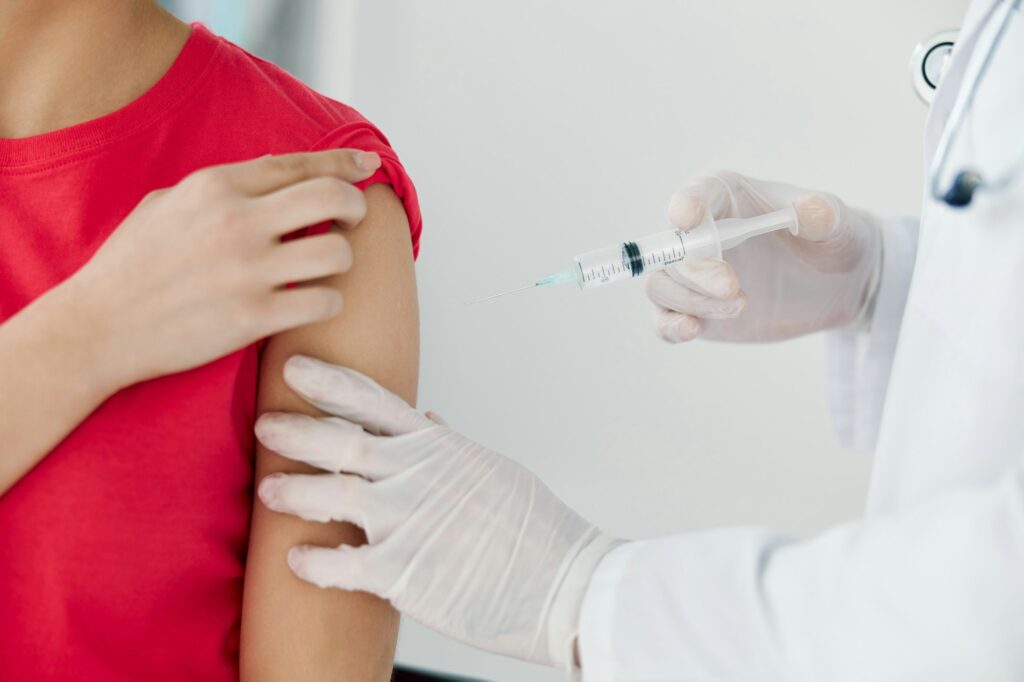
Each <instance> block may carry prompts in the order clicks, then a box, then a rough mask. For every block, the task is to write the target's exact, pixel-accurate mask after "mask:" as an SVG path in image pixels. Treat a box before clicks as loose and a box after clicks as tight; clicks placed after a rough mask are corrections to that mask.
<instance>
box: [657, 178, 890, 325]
mask: <svg viewBox="0 0 1024 682" xmlns="http://www.w3.org/2000/svg"><path fill="white" fill-rule="evenodd" d="M790 205H792V206H794V207H795V209H796V213H797V216H798V227H799V234H798V235H797V236H793V235H792V234H790V233H788V232H786V231H779V232H775V233H772V234H770V235H766V236H763V237H757V238H754V239H749V240H747V241H746V242H744V243H743V244H741V245H739V246H738V247H736V248H734V249H732V250H730V251H728V252H726V253H725V254H724V258H725V261H724V262H723V261H721V260H718V259H716V258H709V257H695V258H693V259H691V260H686V261H684V262H683V263H681V264H678V265H673V266H669V267H668V268H666V269H665V270H663V271H661V272H656V273H653V274H652V275H651V276H650V277H649V279H648V281H647V295H648V297H649V298H650V299H651V300H652V301H653V302H654V303H655V304H656V305H657V306H658V311H657V328H658V333H659V335H660V336H661V337H662V338H664V339H665V340H667V341H670V342H680V341H688V340H691V339H694V338H696V337H697V336H702V337H704V338H707V339H715V340H723V341H775V340H781V339H787V338H790V337H794V336H799V335H801V334H807V333H811V332H816V331H821V330H825V329H834V328H838V327H844V326H848V325H851V324H854V323H857V322H859V321H861V320H862V319H863V318H864V315H865V313H866V311H867V310H868V309H869V308H870V303H871V298H872V296H873V294H874V289H875V286H876V283H877V279H878V275H879V272H880V268H881V250H882V246H881V243H882V236H881V231H880V227H879V221H878V220H877V219H875V218H874V217H873V216H871V215H870V214H868V213H864V212H861V211H857V210H853V209H850V208H848V207H847V206H846V205H845V204H844V203H843V202H842V201H840V200H839V199H837V198H836V197H834V196H832V195H829V194H823V193H815V192H811V191H809V190H805V189H800V188H798V187H793V186H791V185H785V184H781V183H776V182H765V181H762V180H754V179H752V178H747V177H744V176H742V175H739V174H736V173H730V172H723V173H719V174H717V175H714V176H710V177H705V178H701V179H699V180H697V181H696V182H694V183H692V184H690V185H688V186H686V187H684V188H682V189H680V190H679V191H678V192H676V194H675V195H674V196H673V197H672V201H671V204H670V206H669V217H670V219H671V221H672V223H673V224H674V225H675V226H676V227H677V228H679V229H682V230H689V229H692V228H694V227H696V226H697V225H699V224H700V222H701V219H702V218H703V216H704V212H705V211H710V212H711V215H712V216H713V217H714V218H715V219H716V220H717V219H722V218H749V217H753V216H757V215H760V214H763V213H767V212H770V211H773V210H777V209H780V208H784V207H787V206H790Z"/></svg>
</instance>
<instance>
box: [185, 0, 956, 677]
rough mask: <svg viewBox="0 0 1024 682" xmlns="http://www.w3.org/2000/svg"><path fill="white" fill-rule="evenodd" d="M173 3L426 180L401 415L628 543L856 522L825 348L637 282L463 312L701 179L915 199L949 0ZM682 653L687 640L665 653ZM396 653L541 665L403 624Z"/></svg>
mask: <svg viewBox="0 0 1024 682" xmlns="http://www.w3.org/2000/svg"><path fill="white" fill-rule="evenodd" d="M165 4H167V5H168V6H169V7H170V8H171V9H172V10H173V11H175V12H176V13H178V14H179V15H180V16H182V17H183V18H185V19H189V20H200V21H203V22H204V23H206V24H207V25H208V26H210V27H211V28H212V29H213V30H214V31H216V32H218V33H220V34H222V35H225V36H226V37H228V38H230V39H232V40H234V41H236V42H238V43H240V44H241V45H242V46H244V47H246V48H247V49H249V50H250V51H252V52H255V53H256V54H259V55H261V56H263V57H265V58H267V59H270V60H271V61H274V62H276V63H278V64H280V65H281V66H283V67H284V68H286V69H287V70H289V71H291V72H292V73H294V74H295V75H296V76H298V77H299V78H301V79H303V80H304V81H306V82H307V83H309V84H310V85H312V86H313V87H315V88H317V89H319V90H320V91H322V92H324V93H326V94H328V95H330V96H332V97H334V98H336V99H339V100H342V101H344V102H346V103H348V104H350V105H352V106H354V107H356V108H357V109H358V110H360V111H361V112H362V113H363V114H364V115H365V116H367V117H368V118H369V119H370V120H372V121H373V122H374V123H376V124H377V125H378V126H379V127H380V128H381V129H382V130H383V131H384V132H385V134H386V135H387V136H388V137H389V138H390V140H391V142H392V143H393V145H394V146H395V148H396V149H397V151H398V153H399V154H400V156H401V157H402V159H403V161H404V163H405V165H406V167H407V168H408V170H409V172H410V173H411V174H412V177H413V179H414V180H415V181H416V184H417V186H418V189H419V193H420V198H421V200H422V205H423V213H424V218H425V228H424V233H423V245H422V252H421V257H420V260H419V263H418V266H417V270H418V276H419V282H420V295H421V301H422V330H423V357H422V374H421V378H422V382H421V392H420V396H421V404H422V405H423V406H425V407H429V408H431V409H433V410H436V411H438V412H439V413H441V414H443V415H444V416H445V417H446V419H448V421H450V422H451V423H452V424H453V425H454V426H455V427H456V428H458V429H460V430H462V431H464V432H466V433H467V434H468V435H470V436H472V437H474V438H476V439H478V440H479V441H481V442H483V443H486V444H487V445H489V446H491V447H493V448H495V449H498V450H499V451H501V452H503V453H506V454H508V455H510V456H513V457H515V458H517V459H519V460H520V461H522V462H523V463H524V464H526V465H527V466H529V467H530V468H532V469H534V470H535V471H537V472H538V473H539V474H540V475H541V476H542V477H543V478H544V479H545V480H546V481H547V482H548V483H549V485H550V486H551V487H552V488H553V489H554V490H555V491H556V492H558V493H559V494H560V495H561V496H562V497H564V498H565V499H566V500H567V501H568V502H569V504H571V505H572V506H574V507H576V508H577V509H579V510H580V511H581V512H582V513H583V514H584V515H585V516H587V517H588V518H589V519H591V520H592V521H594V522H595V523H597V524H598V525H600V526H602V527H603V528H605V529H607V530H609V531H611V532H613V533H617V534H619V535H621V536H623V537H628V538H641V537H649V536H654V535H662V534H671V533H679V532H684V531H687V530H690V529H696V528H706V527H712V526H720V525H735V524H757V525H770V526H775V527H780V528H783V529H786V530H788V531H790V532H792V533H794V534H796V535H798V536H806V535H809V534H813V533H815V532H817V531H820V530H822V529H824V528H826V527H828V526H831V525H834V524H837V523H841V522H843V521H846V520H849V519H853V518H855V517H856V516H857V515H858V514H859V513H860V511H861V508H862V505H863V501H864V493H865V488H866V485H867V480H868V475H869V470H870V466H871V461H870V454H869V453H862V452H850V451H845V450H842V449H841V448H840V447H839V446H838V444H837V443H836V441H835V438H834V436H833V434H832V431H831V425H830V422H829V415H828V411H827V409H826V405H825V402H824V395H825V384H824V381H825V380H824V374H823V364H824V344H823V339H822V338H821V337H813V338H807V339H802V340H799V341H792V342H787V343H782V344H776V345H768V346H761V347H743V346H733V345H722V344H710V343H704V342H698V343H693V344H690V345H686V346H684V347H671V346H668V345H665V344H663V343H661V342H659V341H658V340H657V338H656V337H655V335H654V333H653V331H652V330H653V325H652V324H651V315H650V313H651V310H650V306H649V305H648V303H647V301H646V299H645V297H644V295H643V291H642V285H641V284H640V283H629V284H624V285H619V286H616V287H608V288H606V289H598V290H595V291H589V292H586V293H583V292H580V291H578V290H576V289H575V288H571V287H565V288H563V289H552V290H539V291H531V292H526V293H524V294H519V295H517V296H514V297H508V298H504V299H500V300H497V301H493V302H490V303H486V304H480V305H476V306H468V305H466V301H467V300H470V299H473V298H477V297H479V296H483V295H485V294H489V293H493V292H496V291H500V290H502V289H505V288H511V287H514V286H517V285H521V284H524V283H527V282H529V281H532V279H534V278H536V277H538V276H542V275H546V274H549V273H550V272H554V271H557V270H560V269H563V268H564V267H565V266H567V265H568V263H569V259H570V258H571V256H572V255H574V254H575V253H577V252H580V251H585V250H589V249H592V248H596V247H600V246H605V245H607V244H609V243H614V242H616V241H619V240H620V239H622V238H625V237H628V236H639V235H643V234H646V233H648V232H654V231H658V230H660V229H664V228H666V227H667V219H666V217H665V207H666V205H667V201H668V198H669V196H670V194H671V193H672V191H673V190H674V189H675V188H676V187H677V185H679V184H680V183H682V182H684V181H685V180H686V179H687V178H690V177H691V176H693V175H694V174H697V173H700V172H702V171H707V170H714V169H718V168H729V169H736V170H739V171H742V172H745V173H748V174H752V175H755V176H763V177H769V178H772V179H778V180H786V181H789V182H793V183H797V184H801V185H804V186H807V187H811V188H818V189H823V190H828V191H831V192H833V193H835V194H838V195H840V196H842V197H843V198H845V199H846V200H847V201H848V202H849V203H851V204H855V205H860V206H864V207H866V208H870V209H872V210H875V211H877V212H880V213H893V214H897V213H906V214H913V213H916V211H917V208H918V205H919V202H920V194H921V188H922V171H921V135H922V128H923V123H924V119H925V116H926V114H927V109H926V107H925V106H924V105H923V104H922V103H921V102H920V101H919V100H918V99H917V97H916V96H915V94H914V93H913V91H912V90H911V86H910V78H909V73H908V68H907V64H908V60H909V57H910V53H911V50H912V48H913V47H914V45H915V44H916V43H917V41H918V40H920V39H922V38H924V37H925V36H927V35H930V34H932V33H934V32H936V31H939V30H942V29H947V28H956V27H957V26H959V22H960V20H961V18H962V14H963V12H964V11H965V9H966V5H967V1H966V0H898V1H895V2H894V1H892V0H861V1H860V2H856V3H849V2H820V1H818V0H775V1H772V2H764V1H758V2H755V1H753V0H739V1H736V2H720V1H718V0H645V1H644V2H631V1H627V0H616V1H612V0H516V2H508V1H506V2H498V1H496V0H444V1H443V2H441V1H440V0H434V1H429V0H248V1H247V0H192V1H184V2H166V3H165ZM680 646H685V643H680ZM398 658H399V661H401V662H404V663H407V664H412V665H416V666H419V667H424V668H429V669H434V670H443V671H448V672H451V673H456V674H463V675H470V676H475V677H479V678H483V679H487V680H495V681H502V682H505V681H508V682H511V681H513V680H514V681H516V682H523V681H524V680H531V681H532V680H540V681H548V680H550V681H552V682H554V681H555V680H561V679H563V676H562V675H561V674H560V673H558V672H556V671H549V670H544V669H541V668H538V667H534V666H530V665H527V664H521V663H517V662H514V661H509V660H506V659H503V658H499V657H496V656H489V655H487V654H483V653H480V652H476V651H473V650H471V649H468V648H466V647H463V646H461V645H458V644H456V643H454V642H449V641H446V640H443V639H441V638H440V637H437V636H435V635H433V634H431V633H429V632H427V631H425V630H424V629H422V628H419V627H417V626H416V625H415V624H414V623H409V622H407V623H405V624H404V625H403V630H402V634H401V640H400V644H399V651H398Z"/></svg>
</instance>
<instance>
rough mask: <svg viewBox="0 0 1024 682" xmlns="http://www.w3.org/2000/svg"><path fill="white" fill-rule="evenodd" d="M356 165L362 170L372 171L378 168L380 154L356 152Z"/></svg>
mask: <svg viewBox="0 0 1024 682" xmlns="http://www.w3.org/2000/svg"><path fill="white" fill-rule="evenodd" d="M354 158H355V162H356V166H357V167H358V168H359V170H362V171H366V172H369V171H374V170H377V169H378V168H380V155H379V154H377V153H376V152H356V153H355V155H354Z"/></svg>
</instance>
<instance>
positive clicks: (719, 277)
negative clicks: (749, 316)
mask: <svg viewBox="0 0 1024 682" xmlns="http://www.w3.org/2000/svg"><path fill="white" fill-rule="evenodd" d="M670 268H671V270H670V272H669V275H670V276H672V275H673V274H674V275H678V276H673V277H672V279H674V280H676V281H677V282H679V283H681V284H686V285H687V286H689V287H690V288H693V289H696V290H697V291H699V292H700V293H702V294H704V295H705V296H710V297H712V298H719V299H727V298H732V297H733V296H735V295H736V294H737V293H738V292H739V290H740V282H739V279H738V278H737V277H736V271H735V270H733V268H732V266H731V265H729V264H728V263H726V262H725V261H724V260H722V259H720V258H714V257H712V256H695V257H693V258H689V259H686V260H684V261H683V262H682V263H679V264H677V265H673V266H670Z"/></svg>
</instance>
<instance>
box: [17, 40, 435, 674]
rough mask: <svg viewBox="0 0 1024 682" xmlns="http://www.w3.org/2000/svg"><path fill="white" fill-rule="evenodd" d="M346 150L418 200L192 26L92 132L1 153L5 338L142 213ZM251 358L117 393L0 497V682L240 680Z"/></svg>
mask: <svg viewBox="0 0 1024 682" xmlns="http://www.w3.org/2000/svg"><path fill="white" fill-rule="evenodd" d="M331 147H353V148H358V149H365V150H370V151H376V152H378V153H379V154H380V155H381V157H382V159H383V167H382V169H381V170H380V171H379V172H378V173H377V174H376V175H374V177H373V178H371V179H370V180H369V181H367V183H364V184H369V183H373V182H386V183H390V184H391V186H392V187H393V188H394V189H395V192H396V193H397V194H398V196H399V197H400V198H401V199H402V200H403V201H404V203H405V208H406V211H407V213H408V216H409V224H410V226H411V228H412V246H413V249H414V251H415V250H416V246H417V243H418V240H419V234H420V225H421V220H420V213H419V207H418V205H417V201H416V193H415V190H414V189H413V186H412V183H411V182H410V180H409V178H408V176H407V175H406V173H405V171H404V170H403V168H402V166H401V165H400V163H399V161H398V158H397V157H396V156H395V154H394V152H393V151H392V150H391V148H390V147H389V145H388V141H387V140H386V139H385V138H384V136H383V135H381V133H380V132H379V131H378V130H377V129H376V128H374V127H373V126H372V125H370V124H369V123H368V122H367V121H366V120H364V119H363V118H362V117H361V116H360V115H359V114H358V113H356V112H355V111H353V110H352V109H350V108H349V107H347V106H345V105H343V104H339V103H338V102H334V101H332V100H330V99H327V98H326V97H323V96H321V95H319V94H317V93H315V92H313V91H311V90H310V89H309V88H308V87H306V86H304V85H303V84H302V83H300V82H298V81H297V80H295V79H294V78H292V77H291V76H289V75H288V74H286V73H284V72H283V71H281V70H280V69H278V68H277V67H275V66H273V65H272V64H269V63H267V62H265V61H262V60H260V59H258V58H256V57H254V56H252V55H250V54H248V53H246V52H245V51H243V50H241V49H239V48H238V47H236V46H235V45H232V44H231V43H229V42H227V41H225V40H223V39H222V38H219V37H216V36H214V35H213V34H211V33H210V32H209V31H208V30H207V29H205V28H204V27H202V26H199V25H196V26H195V27H194V29H193V31H192V35H191V37H190V38H189V39H188V42H187V43H186V45H185V47H184V49H183V50H182V52H181V54H180V56H179V57H178V58H177V60H176V61H175V62H174V65H173V66H172V67H171V69H170V70H169V71H168V72H167V74H166V75H165V76H164V77H163V78H162V79H161V80H160V81H159V82H158V83H157V84H156V85H155V86H153V88H152V89H151V90H150V91H149V92H147V93H145V94H144V95H143V96H142V97H140V98H139V99H138V100H136V101H134V102H132V103H130V104H129V105H127V106H126V107H124V108H123V109H121V110H119V111H116V112H114V113H112V114H110V115H108V116H104V117H103V118H100V119H96V120H93V121H89V122H86V123H83V124H81V125H77V126H74V127H71V128H67V129H65V130H59V131H55V132H51V133H46V134H44V135H39V136H36V137H31V138H26V139H16V140H0V233H2V234H0V278H2V280H0V281H2V285H0V323H2V322H3V321H4V320H6V319H7V318H9V317H11V316H12V315H13V314H14V313H16V312H18V310H19V309H21V308H22V307H24V306H25V305H26V304H28V303H29V302H30V301H32V300H33V299H35V298H36V297H38V296H39V295H40V294H42V293H43V292H45V291H46V290H47V289H49V288H51V287H53V286H54V285H55V284H57V283H59V282H60V281H62V280H64V279H66V278H67V277H68V276H69V275H71V274H72V273H73V272H75V271H76V270H77V269H78V268H79V267H81V266H82V265H83V264H84V263H85V262H86V261H88V260H89V258H90V257H91V255H92V254H93V253H94V252H95V251H96V249H98V248H99V246H100V245H101V244H102V243H103V241H104V240H105V239H106V238H107V237H108V236H109V235H110V234H111V232H112V231H113V230H114V229H115V228H116V227H117V225H118V224H119V223H120V222H121V221H122V220H123V219H124V218H125V216H127V215H128V213H129V212H130V211H131V210H132V208H134V207H135V205H136V204H137V203H138V202H139V201H140V200H141V199H142V197H143V196H144V195H145V194H146V193H147V192H150V191H151V190H154V189H157V188H161V187H168V186H170V185H173V184H175V183H177V182H178V181H179V180H181V179H182V178H183V177H184V176H186V175H187V174H189V173H190V172H192V171H194V170H196V169H198V168H202V167H205V166H210V165H214V164H221V163H227V162H232V161H239V160H243V159H250V158H254V157H257V156H262V155H264V154H274V153H283V152H293V151H306V150H314V149H326V148H331ZM258 368H259V353H258V348H257V346H256V345H255V344H254V345H252V346H249V347H248V348H245V349H243V350H241V351H239V352H236V353H233V354H231V355H229V356H228V357H225V358H223V359H221V360H218V361H216V362H213V363H210V364H208V365H206V366H204V367H201V368H199V369H196V370H194V371H190V372H184V373H181V374H176V375H173V376H168V377H163V378H160V379H158V380H155V381H148V382H145V383H142V384H138V385H136V386H132V387H131V388H129V389H127V390H125V391H122V392H120V393H118V394H117V395H115V396H113V397H112V398H110V400H108V401H107V402H106V403H105V404H104V405H102V406H101V407H100V408H99V409H97V410H96V412H94V413H93V414H92V416H90V417H89V418H88V419H87V420H86V421H85V422H83V423H82V424H81V425H80V426H79V427H78V428H77V429H76V430H75V431H74V432H73V433H72V434H70V435H69V436H68V437H67V438H66V439H65V440H64V442H63V443H61V444H60V445H59V446H58V447H57V448H56V449H55V450H54V451H53V452H51V453H50V454H49V455H48V456H47V457H46V458H45V459H44V460H43V461H42V462H41V463H40V464H39V465H38V466H37V467H36V468H35V469H33V470H32V471H31V472H30V473H29V474H28V475H27V476H25V477H24V478H23V479H22V480H21V481H19V482H18V483H17V484H16V485H15V486H14V487H13V488H11V489H10V490H9V491H8V492H7V493H6V494H4V495H3V496H2V497H0V679H3V680H72V679H73V680H132V681H133V682H134V681H137V680H175V681H179V680H193V679H194V680H199V679H201V680H232V679H237V677H238V643H239V636H238V633H239V622H240V615H241V604H242V577H243V573H244V569H245V554H246V544H247V540H248V530H249V517H250V512H251V505H252V490H253V452H254V446H253V434H252V426H253V419H254V411H255V399H256V379H257V371H258Z"/></svg>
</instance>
